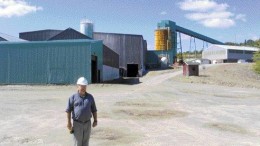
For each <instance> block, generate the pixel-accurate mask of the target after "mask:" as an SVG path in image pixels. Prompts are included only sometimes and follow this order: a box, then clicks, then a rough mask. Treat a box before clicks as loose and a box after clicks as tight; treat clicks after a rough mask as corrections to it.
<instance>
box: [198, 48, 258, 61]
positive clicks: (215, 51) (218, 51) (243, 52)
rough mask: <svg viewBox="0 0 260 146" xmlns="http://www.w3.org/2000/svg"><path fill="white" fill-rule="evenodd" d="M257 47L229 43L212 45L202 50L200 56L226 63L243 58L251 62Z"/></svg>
mask: <svg viewBox="0 0 260 146" xmlns="http://www.w3.org/2000/svg"><path fill="white" fill-rule="evenodd" d="M256 51H259V48H255V47H245V46H230V45H212V46H210V47H209V48H207V49H205V50H204V51H203V52H202V58H204V59H209V60H211V62H212V63H228V62H237V61H238V60H245V61H247V62H252V58H253V53H254V52H256Z"/></svg>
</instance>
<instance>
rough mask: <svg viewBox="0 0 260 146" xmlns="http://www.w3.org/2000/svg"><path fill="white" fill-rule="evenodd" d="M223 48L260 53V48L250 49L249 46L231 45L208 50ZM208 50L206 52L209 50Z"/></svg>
mask: <svg viewBox="0 0 260 146" xmlns="http://www.w3.org/2000/svg"><path fill="white" fill-rule="evenodd" d="M216 47H218V48H223V49H229V50H246V51H260V48H256V47H248V46H231V45H212V46H210V47H209V48H208V49H209V50H210V49H216ZM208 49H206V50H208Z"/></svg>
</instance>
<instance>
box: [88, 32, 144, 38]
mask: <svg viewBox="0 0 260 146" xmlns="http://www.w3.org/2000/svg"><path fill="white" fill-rule="evenodd" d="M93 33H94V34H111V35H127V36H139V37H143V35H140V34H123V33H111V32H93Z"/></svg>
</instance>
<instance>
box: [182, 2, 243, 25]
mask: <svg viewBox="0 0 260 146" xmlns="http://www.w3.org/2000/svg"><path fill="white" fill-rule="evenodd" d="M178 4H179V7H180V9H182V10H185V11H189V13H188V14H186V15H185V17H186V18H188V19H190V20H193V21H196V22H198V23H200V24H202V25H203V26H205V27H211V28H228V27H231V26H234V25H235V24H236V21H235V20H242V21H244V22H245V21H246V18H245V17H246V15H244V14H238V15H235V14H234V13H232V12H230V11H228V8H229V5H228V4H226V3H220V4H219V3H216V2H215V1H214V0H184V1H182V2H180V3H178Z"/></svg>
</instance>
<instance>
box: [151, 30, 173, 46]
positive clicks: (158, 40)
mask: <svg viewBox="0 0 260 146" xmlns="http://www.w3.org/2000/svg"><path fill="white" fill-rule="evenodd" d="M168 33H169V30H168V29H157V30H155V34H154V35H155V50H168V49H169V48H171V42H170V40H168V39H169V37H168V36H169V35H170V34H168Z"/></svg>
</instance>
